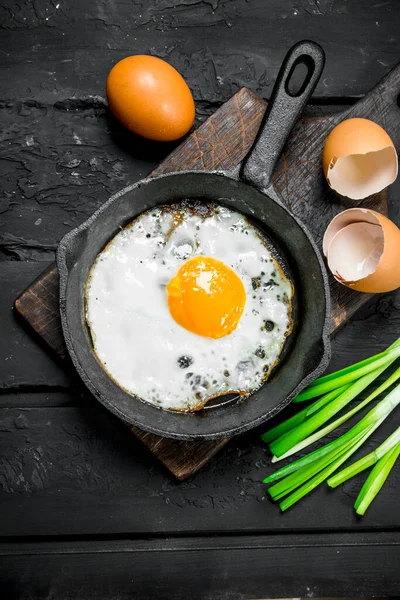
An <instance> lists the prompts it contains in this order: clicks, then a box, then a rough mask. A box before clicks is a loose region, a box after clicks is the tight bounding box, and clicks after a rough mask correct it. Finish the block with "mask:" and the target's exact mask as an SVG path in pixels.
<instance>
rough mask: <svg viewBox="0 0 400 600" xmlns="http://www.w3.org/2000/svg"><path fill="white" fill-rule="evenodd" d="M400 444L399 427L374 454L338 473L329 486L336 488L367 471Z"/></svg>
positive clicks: (331, 479) (330, 480)
mask: <svg viewBox="0 0 400 600" xmlns="http://www.w3.org/2000/svg"><path fill="white" fill-rule="evenodd" d="M398 443H400V427H398V428H397V429H396V430H395V431H394V432H393V433H392V434H391V435H390V436H389V437H388V438H387V439H386V440H385V441H384V442H383V444H381V445H380V446H378V448H376V449H375V450H374V451H373V452H370V453H369V454H367V455H366V456H363V458H360V460H358V461H357V462H355V463H353V464H352V465H349V466H348V467H346V468H345V469H343V470H342V471H339V473H336V474H335V475H334V476H333V477H330V478H329V479H328V481H327V484H328V485H329V487H331V488H335V487H337V486H338V485H340V484H342V483H344V482H345V481H347V480H348V479H351V478H352V477H355V476H356V475H358V474H359V473H361V472H362V471H365V469H368V468H369V467H372V466H373V465H374V464H375V463H377V462H378V460H380V459H381V458H382V457H383V456H384V455H385V454H386V453H387V452H389V450H391V449H392V448H393V447H394V446H395V445H396V444H398Z"/></svg>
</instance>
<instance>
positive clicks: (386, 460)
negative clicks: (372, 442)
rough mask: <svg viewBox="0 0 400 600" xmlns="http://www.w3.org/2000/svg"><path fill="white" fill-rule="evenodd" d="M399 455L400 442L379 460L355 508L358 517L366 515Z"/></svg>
mask: <svg viewBox="0 0 400 600" xmlns="http://www.w3.org/2000/svg"><path fill="white" fill-rule="evenodd" d="M399 454H400V442H399V443H398V444H396V445H395V446H393V448H392V449H391V450H389V451H388V452H386V454H384V456H382V458H380V459H379V460H378V462H377V463H376V465H375V466H374V468H373V469H372V471H371V473H370V474H369V475H368V477H367V479H366V481H365V483H364V485H363V486H362V488H361V491H360V493H359V494H358V497H357V500H356V502H355V504H354V508H355V510H356V513H357V514H358V515H361V516H362V515H364V514H365V511H366V510H367V508H368V507H369V505H370V504H371V502H372V501H373V500H374V498H375V497H376V495H377V494H378V492H379V491H380V489H381V488H382V486H383V484H384V483H385V481H386V479H387V478H388V476H389V473H390V471H391V470H392V468H393V465H394V464H395V462H396V460H397V458H398V456H399Z"/></svg>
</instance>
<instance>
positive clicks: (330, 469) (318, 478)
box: [279, 423, 380, 511]
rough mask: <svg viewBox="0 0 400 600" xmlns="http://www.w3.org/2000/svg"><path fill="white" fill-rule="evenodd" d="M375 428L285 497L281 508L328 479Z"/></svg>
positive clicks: (290, 504)
mask: <svg viewBox="0 0 400 600" xmlns="http://www.w3.org/2000/svg"><path fill="white" fill-rule="evenodd" d="M379 425H380V423H379ZM375 429H376V427H370V428H369V429H368V430H366V432H364V435H360V436H358V437H357V438H355V442H353V443H351V445H350V447H345V448H344V449H343V448H342V452H340V454H339V455H338V456H337V457H334V460H333V461H332V462H331V463H330V464H329V465H328V466H327V467H326V468H325V469H324V470H323V471H321V472H320V473H318V475H316V476H315V477H314V478H313V479H311V481H308V482H307V483H305V485H302V486H301V487H299V488H298V489H297V490H296V491H295V492H294V493H293V494H291V495H290V496H288V497H287V498H285V500H284V501H283V502H281V504H280V505H279V508H280V509H281V510H282V511H285V510H287V509H288V508H289V507H290V506H293V504H295V503H296V502H298V501H299V500H300V499H301V498H303V496H305V495H306V494H309V493H310V492H311V491H312V490H313V489H315V488H316V487H317V486H318V485H319V484H320V483H322V482H323V481H325V479H327V477H329V475H330V474H331V473H333V472H334V471H336V469H337V468H338V467H340V465H342V464H343V463H344V462H345V461H346V460H347V459H348V458H349V457H350V456H351V455H352V454H353V453H354V452H355V451H356V450H357V449H358V448H359V447H360V446H361V445H362V444H363V443H364V442H365V440H366V439H367V438H368V437H369V436H370V435H371V433H373V431H374V430H375Z"/></svg>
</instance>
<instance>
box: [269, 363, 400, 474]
mask: <svg viewBox="0 0 400 600" xmlns="http://www.w3.org/2000/svg"><path fill="white" fill-rule="evenodd" d="M399 378H400V368H398V369H397V370H396V371H395V372H394V373H393V374H392V375H391V376H390V377H388V379H387V380H386V381H384V382H383V383H382V385H380V386H379V387H378V388H377V389H376V390H375V391H374V392H372V394H370V395H369V396H368V397H367V398H365V400H363V401H362V402H360V404H358V405H357V406H355V407H354V408H353V409H352V410H349V411H348V412H347V413H345V414H344V415H343V416H342V417H339V418H338V419H336V420H335V421H333V422H332V423H330V424H329V425H326V426H325V427H324V428H323V429H320V430H319V431H317V432H316V433H314V434H313V435H310V436H309V437H307V438H305V439H304V440H303V441H302V442H300V443H299V444H297V445H296V446H293V448H291V449H290V450H289V451H288V452H286V454H283V456H280V457H279V458H278V457H276V456H274V457H273V459H272V462H277V461H279V460H283V459H285V458H288V457H289V456H292V454H295V453H296V452H299V451H300V450H303V448H307V446H311V444H314V442H316V441H318V440H320V439H321V438H322V437H325V436H326V435H328V433H330V432H331V431H333V430H334V429H337V427H340V425H342V424H343V423H345V422H346V421H348V420H349V419H350V418H351V417H353V416H354V415H355V414H357V413H358V412H360V410H362V409H363V408H364V407H365V406H366V405H367V404H369V402H371V400H374V398H376V397H377V396H379V394H381V393H382V392H384V391H385V390H386V389H387V388H388V387H390V386H391V385H392V384H393V383H395V382H396V381H397V380H398V379H399ZM340 389H342V388H340ZM302 412H303V411H302Z"/></svg>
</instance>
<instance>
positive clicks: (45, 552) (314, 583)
mask: <svg viewBox="0 0 400 600" xmlns="http://www.w3.org/2000/svg"><path fill="white" fill-rule="evenodd" d="M0 556H1V560H0V593H2V595H3V597H5V598H7V600H12V599H28V598H29V600H37V599H40V598H50V597H51V598H57V600H72V599H75V598H85V600H94V599H96V600H117V599H118V600H125V599H126V600H128V599H131V598H135V599H136V600H153V599H154V598H160V599H165V600H167V599H168V600H186V599H187V598H195V599H203V600H210V599H211V598H212V599H213V600H245V599H246V600H247V599H250V598H253V599H256V598H281V597H286V598H287V597H299V596H302V597H307V598H308V597H321V596H330V597H350V596H358V597H361V596H367V597H371V596H380V597H382V596H395V595H397V594H398V591H399V589H400V571H399V568H398V567H399V564H400V539H399V534H398V533H397V534H393V533H392V534H388V533H380V534H378V535H376V534H367V535H360V534H357V535H356V536H354V535H349V534H342V535H332V534H325V535H318V534H316V535H313V536H304V535H299V536H284V535H276V536H271V537H268V536H259V537H251V536H243V537H229V538H218V537H217V538H213V537H206V538H198V539H179V538H178V539H166V540H134V541H119V542H118V541H116V542H102V543H98V542H80V543H66V542H63V543H58V544H57V543H42V544H3V545H0Z"/></svg>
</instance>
